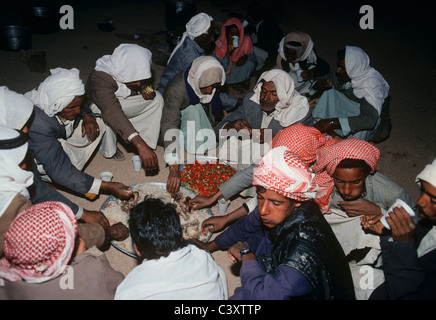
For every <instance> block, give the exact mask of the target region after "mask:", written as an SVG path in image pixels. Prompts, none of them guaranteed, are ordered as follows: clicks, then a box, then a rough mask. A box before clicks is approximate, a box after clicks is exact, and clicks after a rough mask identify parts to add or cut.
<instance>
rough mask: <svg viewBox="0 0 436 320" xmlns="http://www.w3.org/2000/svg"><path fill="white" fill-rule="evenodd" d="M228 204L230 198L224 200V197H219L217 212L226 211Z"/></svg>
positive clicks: (222, 212)
mask: <svg viewBox="0 0 436 320" xmlns="http://www.w3.org/2000/svg"><path fill="white" fill-rule="evenodd" d="M229 204H230V200H226V199H224V198H221V199H219V200H218V213H219V214H224V213H226V211H227V207H228V206H229Z"/></svg>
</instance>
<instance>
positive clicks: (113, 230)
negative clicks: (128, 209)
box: [106, 222, 129, 241]
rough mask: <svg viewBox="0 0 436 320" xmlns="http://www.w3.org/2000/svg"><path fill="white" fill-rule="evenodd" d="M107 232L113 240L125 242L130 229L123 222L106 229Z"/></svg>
mask: <svg viewBox="0 0 436 320" xmlns="http://www.w3.org/2000/svg"><path fill="white" fill-rule="evenodd" d="M106 232H107V233H108V234H109V237H110V238H111V239H114V240H116V241H123V240H125V239H127V237H128V236H129V229H128V228H127V227H126V226H125V225H124V224H123V223H122V222H117V223H115V224H113V225H111V226H110V227H108V228H106Z"/></svg>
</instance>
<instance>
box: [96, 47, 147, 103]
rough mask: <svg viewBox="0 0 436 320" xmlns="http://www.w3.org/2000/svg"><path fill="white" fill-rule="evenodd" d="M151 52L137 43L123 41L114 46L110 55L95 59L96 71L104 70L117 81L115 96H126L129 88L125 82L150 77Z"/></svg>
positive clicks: (128, 94) (128, 93) (129, 93)
mask: <svg viewBox="0 0 436 320" xmlns="http://www.w3.org/2000/svg"><path fill="white" fill-rule="evenodd" d="M151 63H152V53H151V51H150V50H148V49H147V48H144V47H141V46H140V45H137V44H129V43H123V44H120V45H119V46H118V47H116V48H115V50H114V52H113V53H112V54H111V55H105V56H103V57H101V58H100V59H98V60H97V62H96V64H95V70H96V71H102V72H106V73H107V74H110V75H111V76H112V78H114V80H115V81H116V82H117V85H118V90H117V91H116V92H115V95H116V96H117V97H123V98H127V97H128V96H130V95H131V93H132V92H131V90H130V89H129V88H127V86H126V85H125V84H126V83H129V82H133V81H140V80H145V79H150V78H151Z"/></svg>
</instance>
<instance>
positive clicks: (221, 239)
mask: <svg viewBox="0 0 436 320" xmlns="http://www.w3.org/2000/svg"><path fill="white" fill-rule="evenodd" d="M261 233H262V226H261V221H260V218H259V211H258V209H257V208H256V209H255V210H253V212H252V213H250V214H249V215H247V216H245V217H242V218H240V219H238V220H237V221H236V222H235V223H233V224H232V225H231V226H230V227H228V228H227V229H226V230H225V231H224V232H222V233H221V234H219V235H218V236H217V237H216V238H215V240H214V241H215V244H217V245H218V246H219V247H220V248H222V249H228V248H230V247H231V246H232V245H233V244H235V243H236V242H238V241H246V242H248V244H249V245H250V247H251V248H253V249H256V244H257V243H258V242H259V241H257V240H259V239H258V238H259V236H258V235H259V234H261Z"/></svg>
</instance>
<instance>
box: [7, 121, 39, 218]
mask: <svg viewBox="0 0 436 320" xmlns="http://www.w3.org/2000/svg"><path fill="white" fill-rule="evenodd" d="M27 150H28V143H27V137H26V136H25V135H24V133H23V132H21V131H17V130H15V129H11V128H8V127H5V126H0V216H2V215H3V213H4V212H5V210H6V209H7V208H8V206H9V204H10V203H11V202H12V200H13V199H14V197H15V196H16V195H17V194H18V193H20V194H21V195H23V196H24V197H26V198H27V199H29V197H30V195H29V192H28V191H27V188H28V187H29V186H31V185H32V184H33V173H32V172H31V171H26V170H23V169H21V168H20V167H19V164H20V163H21V162H22V161H23V160H24V158H25V156H26V154H27Z"/></svg>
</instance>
